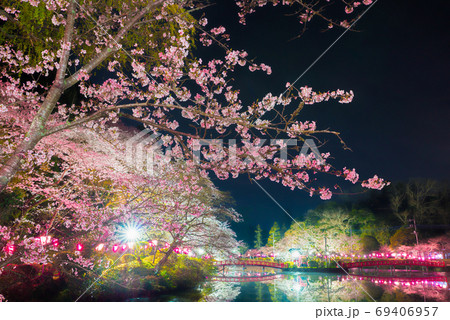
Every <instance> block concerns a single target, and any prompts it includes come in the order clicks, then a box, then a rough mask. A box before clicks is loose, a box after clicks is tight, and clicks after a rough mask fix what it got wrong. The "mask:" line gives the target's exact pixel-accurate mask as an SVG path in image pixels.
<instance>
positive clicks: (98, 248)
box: [95, 243, 105, 251]
mask: <svg viewBox="0 0 450 320" xmlns="http://www.w3.org/2000/svg"><path fill="white" fill-rule="evenodd" d="M104 247H105V245H104V244H103V243H100V244H99V245H98V246H96V247H95V250H96V251H102V250H103V248H104Z"/></svg>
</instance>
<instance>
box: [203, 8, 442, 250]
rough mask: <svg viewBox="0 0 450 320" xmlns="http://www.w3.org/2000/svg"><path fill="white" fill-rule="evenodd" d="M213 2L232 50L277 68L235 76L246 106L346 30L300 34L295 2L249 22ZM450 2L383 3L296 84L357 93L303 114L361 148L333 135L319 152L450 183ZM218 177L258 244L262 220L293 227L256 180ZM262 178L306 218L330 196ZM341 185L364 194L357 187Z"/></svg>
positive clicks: (389, 172) (395, 177)
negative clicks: (269, 72) (345, 100)
mask: <svg viewBox="0 0 450 320" xmlns="http://www.w3.org/2000/svg"><path fill="white" fill-rule="evenodd" d="M214 2H215V5H213V6H211V7H209V8H208V9H206V15H207V17H208V18H209V21H210V24H209V25H208V26H209V27H211V28H212V27H216V26H219V25H223V26H225V27H226V29H227V32H228V33H229V34H230V35H231V38H232V41H230V43H229V44H230V45H231V47H232V48H233V49H245V50H247V52H248V53H249V57H250V58H256V59H257V62H259V63H261V62H263V63H266V64H268V65H270V66H271V67H272V71H273V73H272V75H270V76H266V75H263V74H262V73H261V72H259V73H258V72H257V73H251V72H248V71H246V72H239V73H238V74H237V75H236V77H235V80H236V81H235V87H239V88H240V89H241V99H242V100H243V102H244V104H248V103H251V102H252V101H254V100H256V99H258V98H262V97H263V96H264V95H265V93H267V92H272V93H273V94H275V95H279V94H280V93H282V92H283V91H284V90H285V84H286V82H291V83H292V82H293V81H294V80H295V79H296V78H297V77H298V76H299V75H300V74H301V73H302V72H303V71H304V70H305V69H306V68H307V67H308V66H309V65H310V64H311V63H312V62H313V61H314V60H315V59H316V58H317V57H318V56H319V55H320V54H321V53H322V52H323V51H324V50H325V49H326V48H327V47H328V46H329V45H330V44H331V43H332V42H333V41H334V40H335V39H337V38H338V37H339V35H341V33H342V32H343V29H337V28H335V29H334V30H331V31H327V32H321V30H322V29H323V27H324V24H323V23H321V24H320V26H317V27H316V26H312V27H311V29H310V30H308V31H307V32H306V33H305V34H303V35H302V37H301V38H299V39H295V40H292V39H293V38H294V37H295V36H297V35H298V34H299V31H300V30H301V25H300V24H299V22H298V21H297V19H296V18H295V17H294V16H287V15H286V14H287V13H290V12H291V11H290V10H289V8H287V7H285V8H283V7H281V6H278V7H275V8H274V7H272V6H271V5H269V6H267V7H265V8H261V9H259V10H257V11H256V13H254V14H252V15H250V16H249V17H248V19H247V25H246V26H242V25H240V24H239V23H237V21H238V18H237V12H238V11H237V7H236V6H235V5H234V1H214ZM449 9H450V5H449V3H448V1H426V2H424V1H411V0H396V1H388V0H379V1H378V2H377V3H376V4H375V5H374V6H373V7H372V8H371V9H370V10H369V11H368V12H367V13H366V14H365V15H364V17H362V19H361V20H360V21H358V23H357V24H356V26H355V27H356V29H358V30H359V32H351V31H349V32H347V33H346V34H345V35H344V36H343V37H342V38H341V39H340V40H339V41H338V42H337V43H336V44H335V45H334V46H333V47H332V48H331V49H330V50H329V51H328V52H327V53H326V54H325V55H324V56H323V57H322V58H321V60H320V61H319V62H318V63H316V64H315V65H314V66H313V67H312V69H311V70H309V71H308V73H306V75H305V76H303V78H302V79H301V80H300V81H299V82H297V83H296V87H297V88H299V87H301V86H304V85H307V86H309V87H312V88H313V89H314V90H316V91H327V90H335V89H344V90H353V91H354V93H355V98H354V100H353V102H352V103H350V104H339V103H336V102H326V103H320V104H315V105H312V106H306V107H305V108H304V109H303V111H302V113H301V114H300V117H301V120H315V121H317V124H318V128H322V129H326V128H330V129H333V130H335V131H339V132H341V134H342V138H343V139H344V140H345V142H346V143H347V145H348V146H349V147H350V148H351V149H352V151H346V150H343V149H342V148H341V145H340V143H339V141H338V140H337V139H336V138H333V137H332V136H329V137H328V139H327V140H328V142H327V143H326V145H325V146H322V147H321V148H320V151H321V152H331V154H332V156H333V157H334V159H332V160H331V164H332V165H333V166H334V167H336V168H342V167H344V166H346V167H348V168H356V169H357V172H359V173H360V175H361V177H363V178H369V177H372V176H373V175H374V174H378V175H379V176H381V177H383V178H385V179H387V180H389V181H393V182H395V181H406V180H409V179H411V178H431V179H437V180H448V178H449V176H450V174H449V173H450V171H449V170H448V165H449V156H450V146H449V143H448V141H449V138H450V134H449V129H448V121H449V119H450V110H449V108H448V105H449V98H448V92H447V90H448V89H449V74H450V68H449V62H448V57H449V56H450V52H449V43H450V42H449V40H450V39H449V37H448V30H449V24H448V21H449V20H448V19H447V14H448V12H450V10H449ZM212 176H214V175H213V174H212ZM214 182H215V183H216V185H217V186H218V187H219V188H220V189H221V190H224V191H229V192H231V195H232V196H233V198H234V199H235V201H236V205H235V208H236V210H237V211H238V212H240V213H241V214H242V215H243V218H244V222H243V223H239V224H233V229H234V230H235V231H236V232H237V234H238V237H239V238H240V239H243V240H244V241H246V242H248V243H249V244H250V245H252V242H253V234H254V232H253V230H254V228H255V226H256V225H257V224H258V223H259V224H261V226H262V227H263V229H265V231H266V234H267V232H268V230H269V228H270V226H271V225H272V224H273V222H274V221H278V222H279V223H285V224H286V225H287V226H289V225H290V224H291V222H292V221H291V219H290V218H289V217H287V216H286V214H285V213H283V211H282V210H281V209H279V208H278V206H277V205H276V204H275V203H274V202H273V201H272V200H271V199H269V198H268V197H267V196H266V195H265V194H264V193H263V191H262V190H261V189H259V188H258V186H257V185H256V184H255V183H251V181H250V180H249V179H248V178H247V177H240V178H238V179H232V180H231V179H230V180H227V181H219V180H217V179H214ZM331 183H333V182H331ZM262 185H263V186H264V188H265V189H266V190H267V191H268V192H269V193H271V194H272V195H273V197H274V198H276V199H277V201H278V202H279V203H280V204H281V205H282V206H283V207H284V208H285V209H286V210H287V211H288V212H290V213H291V214H292V215H293V216H294V217H299V218H301V217H302V215H303V214H304V213H305V212H306V211H307V210H308V209H311V208H314V207H316V206H317V205H319V204H321V203H323V201H322V200H320V199H319V198H318V196H315V197H313V198H310V197H309V195H308V194H307V193H306V192H304V191H300V190H296V191H290V190H289V189H287V188H284V187H283V186H281V185H278V184H276V183H271V182H270V181H263V182H262ZM340 185H341V186H342V187H344V188H348V189H346V190H345V191H355V190H354V189H353V188H352V189H350V188H351V187H352V185H351V184H345V183H341V184H340ZM331 186H332V185H331ZM359 191H361V189H359ZM333 200H339V196H335V197H334V198H333ZM347 200H348V197H347Z"/></svg>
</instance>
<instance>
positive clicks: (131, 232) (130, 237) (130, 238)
mask: <svg viewBox="0 0 450 320" xmlns="http://www.w3.org/2000/svg"><path fill="white" fill-rule="evenodd" d="M125 237H126V238H127V242H131V243H134V242H136V240H137V239H138V238H139V231H138V230H137V229H135V228H132V227H130V228H128V229H127V230H126V233H125Z"/></svg>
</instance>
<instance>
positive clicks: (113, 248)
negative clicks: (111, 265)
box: [112, 244, 119, 252]
mask: <svg viewBox="0 0 450 320" xmlns="http://www.w3.org/2000/svg"><path fill="white" fill-rule="evenodd" d="M117 250H119V246H118V245H117V244H115V245H113V247H112V251H113V252H117Z"/></svg>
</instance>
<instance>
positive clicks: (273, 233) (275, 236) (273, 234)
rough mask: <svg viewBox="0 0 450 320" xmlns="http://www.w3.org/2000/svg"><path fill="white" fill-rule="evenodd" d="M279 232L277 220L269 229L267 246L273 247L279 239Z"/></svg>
mask: <svg viewBox="0 0 450 320" xmlns="http://www.w3.org/2000/svg"><path fill="white" fill-rule="evenodd" d="M280 239H281V233H280V227H279V226H278V222H276V221H275V222H274V223H273V226H272V228H270V231H269V238H268V239H267V245H266V246H267V247H273V245H274V244H275V243H277V242H278V241H280Z"/></svg>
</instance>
